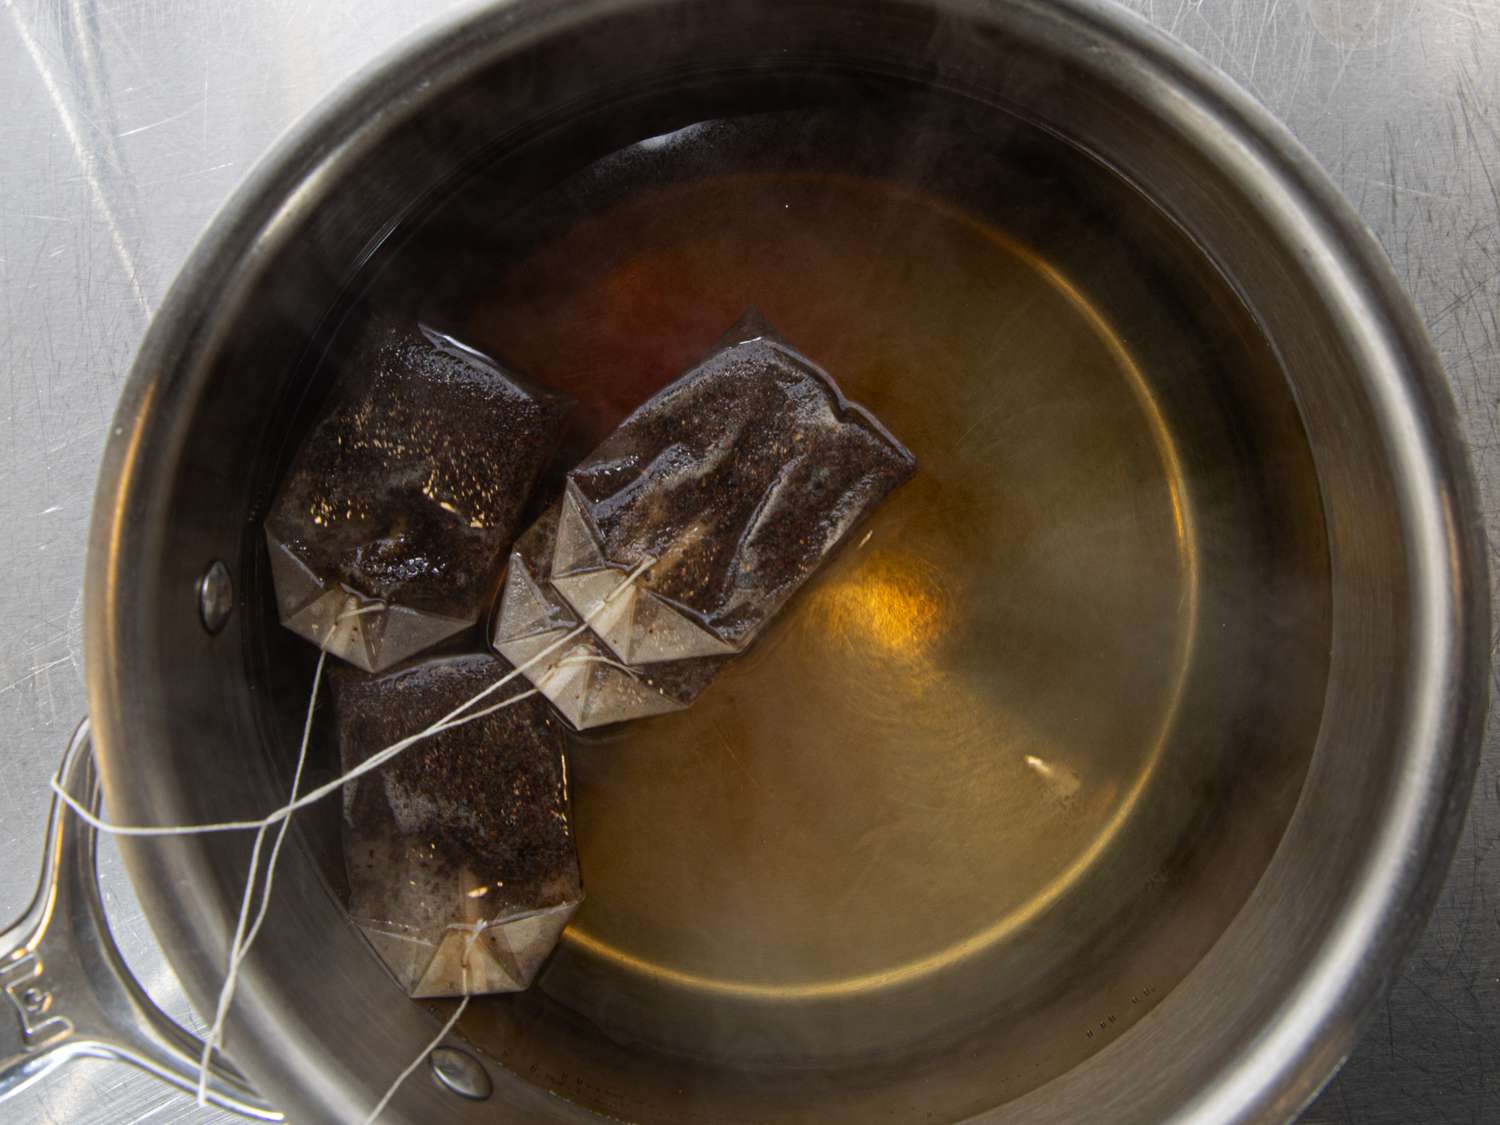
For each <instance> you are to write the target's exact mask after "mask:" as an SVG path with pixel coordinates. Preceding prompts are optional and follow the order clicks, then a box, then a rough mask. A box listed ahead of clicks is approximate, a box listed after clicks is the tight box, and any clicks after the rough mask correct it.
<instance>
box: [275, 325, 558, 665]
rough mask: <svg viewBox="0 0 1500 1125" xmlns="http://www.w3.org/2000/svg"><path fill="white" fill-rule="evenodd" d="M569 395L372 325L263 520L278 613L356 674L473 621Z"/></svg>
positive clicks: (455, 347)
mask: <svg viewBox="0 0 1500 1125" xmlns="http://www.w3.org/2000/svg"><path fill="white" fill-rule="evenodd" d="M569 405H570V403H569V402H568V400H566V399H564V398H562V397H560V396H558V395H554V394H551V393H549V392H546V391H543V390H539V389H538V388H535V387H532V386H530V385H528V384H527V383H526V382H524V381H523V380H521V379H519V378H518V377H516V376H515V375H512V374H511V373H509V372H507V371H505V370H504V369H502V368H501V367H500V366H499V365H497V364H495V363H494V362H492V361H491V360H489V359H487V358H485V357H484V356H481V355H479V354H478V353H476V352H474V351H472V350H470V349H468V348H466V347H465V346H463V345H462V344H459V343H458V342H457V341H455V340H453V339H451V338H450V337H447V336H443V335H440V334H438V333H435V332H431V331H428V330H426V329H422V330H420V331H417V330H409V329H407V328H405V327H404V326H401V325H398V324H393V323H386V324H382V325H378V326H377V327H375V328H374V329H373V330H372V331H370V332H369V333H368V335H367V337H366V338H365V339H364V340H363V341H362V342H361V344H360V346H358V347H357V348H356V350H355V351H354V353H353V356H352V358H351V360H350V362H349V363H348V365H347V370H346V371H345V372H344V374H343V376H342V380H341V383H340V385H339V386H338V387H337V388H336V389H335V391H334V399H333V401H332V403H331V404H330V405H329V407H328V408H327V409H326V410H325V411H324V413H323V415H322V417H321V418H320V419H319V421H318V422H317V424H316V425H315V426H314V428H313V430H312V432H311V433H310V434H309V435H308V437H307V439H306V441H305V442H304V443H303V445H302V447H301V449H300V450H299V451H298V453H297V456H296V459H295V460H294V461H293V463H292V466H291V468H290V470H289V471H288V473H287V475H286V478H285V480H284V481H283V482H282V486H281V491H280V492H279V493H278V495H277V497H276V500H275V503H274V504H273V505H272V507H271V511H270V514H269V515H268V516H267V517H266V521H265V533H266V543H267V546H268V547H269V548H270V552H271V573H272V576H273V578H274V580H275V585H276V600H277V604H278V608H279V610H280V614H281V622H282V624H283V625H285V626H286V627H287V628H289V629H291V630H293V631H294V632H296V633H299V634H301V635H302V636H304V637H306V638H307V639H308V640H310V641H312V642H313V643H314V644H317V645H320V646H322V647H325V648H327V649H328V651H329V652H331V653H333V654H334V655H335V656H339V657H342V658H343V659H344V660H347V661H349V662H350V663H352V664H356V665H358V666H359V667H361V668H364V669H365V670H367V671H378V670H380V669H382V668H388V667H390V666H391V665H393V664H395V663H396V662H397V661H399V660H403V659H405V658H406V657H408V656H410V655H412V654H413V653H416V652H420V651H421V650H423V649H425V648H428V647H430V646H432V645H434V644H436V643H437V642H439V641H441V640H443V639H444V638H446V637H449V636H452V635H453V634H454V633H457V632H459V631H460V630H462V629H465V628H467V627H469V626H470V625H473V624H474V622H475V621H477V620H478V618H479V615H480V613H481V612H482V611H483V610H484V609H485V608H487V607H488V605H489V604H490V602H491V600H492V599H493V597H494V593H495V588H496V586H497V584H498V582H499V579H500V571H501V568H502V567H503V566H504V563H505V552H506V550H507V549H508V548H509V547H510V545H511V542H512V540H513V539H514V538H515V533H516V531H517V530H518V522H519V519H520V515H521V510H522V507H523V506H524V504H525V503H526V501H527V499H528V497H529V495H530V493H531V490H532V488H533V486H534V485H535V484H536V481H537V478H538V476H539V475H540V473H541V471H542V469H543V467H544V466H545V464H546V462H547V460H548V458H549V457H550V456H551V454H552V452H553V450H554V449H555V447H556V444H557V438H558V435H559V432H560V430H561V427H562V421H563V416H564V414H565V413H566V411H567V409H568V407H569Z"/></svg>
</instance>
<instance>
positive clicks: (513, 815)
mask: <svg viewBox="0 0 1500 1125" xmlns="http://www.w3.org/2000/svg"><path fill="white" fill-rule="evenodd" d="M508 671H510V668H509V666H508V665H507V664H506V663H505V662H504V661H503V660H500V659H498V658H497V657H495V656H493V655H489V654H482V655H459V656H441V657H432V658H427V659H421V660H417V661H412V662H409V663H407V664H404V665H402V666H400V667H399V668H394V669H391V670H389V671H386V672H382V673H378V674H376V675H368V674H365V673H361V672H358V671H355V670H354V669H351V668H340V669H338V670H337V671H336V672H335V674H334V675H333V677H332V710H333V721H334V723H335V724H336V729H337V740H338V747H339V754H340V757H341V759H342V765H343V768H344V769H345V770H349V769H352V768H353V767H355V766H357V765H359V764H360V763H361V762H363V761H364V760H365V759H366V758H368V757H369V756H371V755H372V754H374V753H376V752H377V751H379V750H381V749H382V748H384V747H386V746H388V745H391V744H392V743H394V742H396V741H397V740H399V739H401V738H403V737H405V736H407V735H410V734H411V733H412V731H413V729H414V716H429V715H430V716H431V717H433V718H436V717H438V716H440V715H443V714H446V713H448V712H449V711H450V710H452V709H453V708H454V707H456V706H458V705H459V704H460V703H462V702H463V701H464V700H466V699H469V698H471V697H472V696H473V695H475V694H476V693H477V692H479V691H480V690H481V689H483V688H484V687H486V686H487V685H489V684H492V683H494V682H495V681H496V680H498V679H499V678H500V677H501V676H502V675H504V674H505V673H506V672H508ZM514 687H515V689H516V690H520V689H522V687H523V685H521V684H520V683H519V682H517V683H516V684H515V685H514ZM507 690H511V689H507ZM496 701H498V698H497V700H495V701H488V702H486V703H485V704H483V706H493V705H494V703H495V702H496ZM344 854H345V862H346V865H347V868H348V873H349V887H350V901H349V914H350V917H351V918H353V920H354V921H355V923H356V924H357V925H358V926H359V927H360V928H361V929H362V930H363V931H364V933H365V935H366V937H368V938H369V940H370V943H371V944H372V945H373V946H374V947H375V950H376V951H377V952H378V953H379V954H380V956H381V958H382V959H383V960H384V961H385V963H386V965H387V966H388V967H389V968H390V969H391V971H392V972H393V973H394V974H395V975H396V977H397V979H399V980H400V981H401V983H402V985H404V986H405V988H406V990H407V991H408V992H409V993H410V994H411V995H412V996H416V997H425V996H456V995H462V994H464V993H466V992H469V993H484V992H516V991H519V990H521V989H524V988H526V987H527V986H529V985H530V984H531V982H532V979H533V978H534V977H535V976H536V974H537V971H538V969H540V967H541V965H542V962H543V961H544V960H545V959H546V957H547V954H548V953H550V952H551V950H552V948H553V947H554V946H555V945H556V944H557V940H558V937H559V936H560V935H561V933H562V931H563V927H565V926H566V925H567V924H568V920H569V919H570V918H571V917H572V916H573V912H574V911H575V910H576V909H577V908H578V904H579V903H580V902H581V901H582V899H583V888H582V885H581V883H580V882H579V876H578V857H577V853H576V852H575V850H574V842H573V830H572V825H571V823H570V820H569V808H568V776H567V766H566V762H565V759H564V757H563V732H562V724H561V723H560V721H559V720H558V719H557V718H556V716H555V715H553V714H552V712H551V709H550V708H549V707H548V706H547V704H546V702H545V701H544V700H542V699H541V698H539V697H537V696H531V697H529V698H527V699H523V700H521V701H519V702H517V703H514V704H512V705H510V706H508V707H505V708H504V709H502V710H498V711H496V712H495V713H493V714H490V715H486V716H485V717H483V718H480V719H475V720H474V721H472V722H470V723H466V724H465V725H463V726H460V727H456V728H454V729H452V730H447V731H444V732H442V733H440V734H437V735H434V736H433V737H431V738H430V739H428V740H426V741H424V742H421V743H419V744H417V745H415V746H413V747H412V748H410V749H409V750H407V751H406V752H405V753H403V754H402V755H401V756H400V757H398V758H395V759H393V760H392V761H391V762H389V763H387V764H386V765H385V766H383V767H382V768H380V769H378V770H374V771H371V772H370V773H367V774H365V775H364V776H362V777H359V778H358V779H356V780H355V781H354V782H352V783H350V784H349V785H348V786H346V787H345V789H344ZM476 929H477V930H478V935H477V938H476V937H475V931H476ZM465 958H467V962H468V963H467V966H465V964H464V961H465ZM466 969H467V971H466Z"/></svg>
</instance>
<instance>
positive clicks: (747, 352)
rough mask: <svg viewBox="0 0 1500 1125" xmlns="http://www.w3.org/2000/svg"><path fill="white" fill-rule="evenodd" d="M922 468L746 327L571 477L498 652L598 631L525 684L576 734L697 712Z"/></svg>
mask: <svg viewBox="0 0 1500 1125" xmlns="http://www.w3.org/2000/svg"><path fill="white" fill-rule="evenodd" d="M915 467H916V463H915V460H914V459H913V457H912V455H911V453H910V452H908V451H907V450H906V448H905V447H904V446H902V445H901V443H900V442H898V441H897V440H896V439H895V438H894V437H892V436H891V435H890V434H889V433H888V432H887V431H886V430H885V428H884V427H883V426H882V425H881V424H880V423H879V422H878V421H877V420H876V419H875V418H874V417H873V416H872V415H870V413H869V412H868V411H866V410H865V409H864V408H862V407H860V406H857V405H855V404H853V403H851V402H849V401H848V400H846V399H845V398H844V396H843V394H842V393H841V392H840V390H839V388H838V386H837V384H835V383H834V381H833V379H832V378H831V377H830V376H829V375H828V374H827V373H826V372H824V371H823V370H821V369H820V368H818V367H817V366H816V365H814V364H813V363H812V362H811V361H810V360H808V359H807V358H806V357H804V356H802V355H800V354H799V353H798V352H796V351H795V350H793V349H792V348H791V347H789V346H788V345H787V344H786V343H784V342H783V341H782V340H781V339H779V338H778V337H777V336H776V334H775V333H774V332H773V331H772V330H771V329H770V328H769V327H767V326H766V325H765V324H764V322H763V321H761V320H760V319H759V317H757V316H755V315H754V314H753V313H752V314H749V315H747V316H746V317H745V318H743V319H742V320H741V321H740V322H739V323H738V324H736V325H735V327H734V328H732V329H731V330H730V332H729V333H728V334H727V335H726V336H725V338H724V340H723V341H721V342H720V344H719V345H718V346H717V347H716V348H715V350H714V351H713V352H712V353H710V354H709V355H708V356H707V358H705V359H704V360H703V361H702V362H701V363H699V364H698V365H697V366H696V367H693V368H692V369H691V370H689V371H688V372H686V373H685V374H683V375H682V376H681V377H680V378H678V379H677V380H676V381H675V382H673V383H671V384H670V385H669V386H667V387H665V388H664V389H663V390H661V391H660V392H659V393H657V394H656V395H654V396H653V397H652V398H650V399H649V400H647V401H646V402H645V403H643V404H642V405H641V406H640V407H638V408H637V409H636V410H635V411H634V412H633V413H632V414H630V416H629V417H627V418H626V419H625V420H624V421H623V422H622V423H621V424H620V426H619V427H618V428H617V429H616V430H615V431H614V432H613V433H612V434H610V436H609V437H607V438H606V439H605V440H604V442H603V443H602V444H601V445H600V446H599V447H598V448H597V449H595V450H594V452H593V453H592V454H590V455H589V456H588V458H586V459H585V460H584V461H583V463H582V464H580V465H578V466H577V467H576V468H575V469H573V470H572V471H571V472H570V473H569V474H568V477H567V484H566V490H565V492H564V495H563V497H562V499H561V500H560V501H559V502H558V503H557V504H556V505H555V506H554V507H553V508H552V509H550V510H549V511H548V512H547V513H546V514H544V515H543V516H542V517H541V518H540V519H539V520H538V521H537V522H536V523H535V524H533V525H532V527H531V528H529V529H528V530H527V531H526V533H525V534H524V535H522V537H521V538H520V539H519V540H518V541H517V542H516V545H515V548H514V550H513V551H512V552H511V557H510V563H509V566H508V569H507V571H506V577H505V583H504V587H503V590H502V594H501V602H500V608H499V611H498V613H497V615H496V619H495V624H494V630H493V636H492V642H493V644H494V646H495V648H496V649H497V650H498V651H499V652H500V653H501V654H502V655H504V656H505V658H506V659H507V660H509V661H511V662H512V663H514V664H518V665H519V664H525V663H526V662H527V661H529V660H532V659H534V658H535V657H536V656H537V654H538V653H540V652H542V651H543V650H545V649H546V648H547V647H548V646H549V645H553V644H555V643H556V642H557V641H558V640H559V639H560V638H562V637H563V636H564V635H565V634H566V633H567V632H568V631H570V630H573V629H576V628H577V627H578V626H579V625H580V624H582V623H583V622H584V621H585V619H588V620H589V624H590V628H588V629H587V630H585V631H583V632H582V633H581V634H580V635H579V636H578V637H576V638H574V639H573V640H572V641H570V642H568V643H567V644H565V645H563V646H561V647H560V648H558V649H557V650H556V651H555V652H553V653H550V654H549V655H548V656H546V657H545V658H543V659H541V660H538V661H537V662H536V663H535V664H534V665H533V666H531V667H528V668H527V670H526V673H525V674H526V675H527V677H528V678H529V679H530V680H531V681H532V682H533V683H534V684H535V685H536V686H537V687H538V688H539V689H541V691H542V692H543V694H545V695H546V696H547V698H548V699H550V700H551V701H552V702H553V703H554V704H555V705H556V706H557V708H558V709H559V710H560V711H561V712H562V714H563V715H564V716H566V717H567V719H568V721H569V722H570V723H572V724H573V725H574V726H575V727H577V728H578V729H584V728H587V727H593V726H598V725H601V724H604V723H611V722H616V721H619V720H622V719H629V718H635V717H639V716H644V715H651V714H656V713H659V712H663V711H671V710H676V709H678V708H681V707H685V706H687V705H688V704H689V703H691V702H692V700H693V699H695V698H696V697H697V696H698V694H699V693H700V692H701V691H703V689H704V688H705V687H706V686H707V685H708V683H709V681H710V680H712V679H713V677H714V675H715V674H716V673H717V672H718V670H719V668H720V667H721V666H722V665H723V663H724V662H725V661H726V660H728V659H730V658H731V657H732V656H734V655H735V654H736V653H739V652H742V651H744V649H745V648H746V647H747V646H748V645H749V644H750V643H751V642H752V641H753V640H754V639H755V637H756V635H757V634H758V633H759V632H760V631H761V630H762V629H763V628H764V627H765V626H766V624H767V623H768V622H769V621H770V620H771V619H772V618H773V617H774V616H775V615H776V613H777V611H779V610H780V609H781V607H782V606H783V605H784V604H785V603H786V601H787V599H788V598H790V597H791V596H792V595H793V594H794V593H795V592H796V591H797V589H798V588H799V587H800V586H801V585H802V584H803V583H804V582H806V581H807V579H808V578H809V577H810V576H811V575H812V574H813V572H814V571H815V570H816V569H817V568H818V567H819V566H820V565H821V564H822V563H823V562H824V560H825V559H827V558H828V556H829V555H830V553H831V552H832V551H833V550H834V549H835V548H836V547H837V546H838V545H839V543H840V542H842V541H843V540H844V539H845V538H846V537H847V536H848V534H849V533H850V531H851V530H852V529H853V528H855V527H856V526H857V525H858V524H859V523H860V522H861V521H862V520H863V519H864V518H865V517H866V516H867V515H868V514H869V513H870V512H871V511H872V510H873V509H874V508H875V507H876V505H878V504H879V503H880V502H881V501H882V500H883V499H885V497H886V496H887V495H888V494H889V493H890V492H891V490H892V489H894V488H896V487H897V486H898V485H900V484H901V483H902V482H903V481H905V480H906V479H907V478H908V477H909V476H911V474H912V472H913V471H914V470H915ZM642 563H648V564H649V568H648V569H646V570H645V571H644V573H643V574H641V575H640V576H639V577H638V578H637V579H636V580H635V581H633V582H631V583H629V584H628V585H627V586H625V587H623V588H622V587H621V582H622V580H623V579H624V578H625V577H626V575H627V574H628V573H629V572H630V571H631V570H632V569H633V568H635V567H637V566H639V565H640V564H642Z"/></svg>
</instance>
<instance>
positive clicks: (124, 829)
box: [50, 558, 656, 836]
mask: <svg viewBox="0 0 1500 1125" xmlns="http://www.w3.org/2000/svg"><path fill="white" fill-rule="evenodd" d="M655 561H656V560H655V559H651V558H646V559H643V560H641V562H640V563H639V564H638V565H637V566H636V567H635V568H634V569H633V570H631V571H630V573H629V574H627V575H626V576H625V577H624V578H623V579H621V580H620V583H619V585H617V586H616V587H615V588H614V589H613V590H612V591H610V593H609V594H608V595H607V596H606V597H605V598H604V599H603V600H602V601H600V603H599V604H598V605H596V606H595V607H594V608H593V609H592V610H590V611H589V612H588V614H586V615H585V617H584V619H583V621H582V622H580V623H579V624H578V625H577V626H576V627H574V628H573V629H570V630H569V631H568V632H566V633H564V634H563V635H562V636H560V637H558V638H557V640H555V641H552V642H551V643H550V644H548V645H547V646H546V647H545V648H543V649H541V650H540V651H539V652H537V653H536V654H535V655H534V656H532V657H530V658H529V659H527V660H525V661H523V662H522V663H520V664H518V665H516V667H515V668H513V669H511V670H510V671H509V672H507V673H506V674H505V675H503V676H501V677H500V678H499V679H498V680H496V681H495V682H494V683H492V684H490V685H489V686H488V687H486V688H485V689H484V690H482V691H480V692H478V693H476V694H475V695H473V696H471V697H470V698H469V699H466V700H465V701H464V702H462V703H460V704H459V705H458V706H457V707H455V708H454V709H453V710H452V711H450V712H448V714H446V715H444V716H443V717H442V718H441V719H438V720H437V721H436V722H435V723H433V724H432V725H431V726H429V727H427V728H425V729H424V730H420V731H418V732H417V733H416V734H413V735H409V736H407V737H406V738H403V739H401V740H400V741H399V742H395V743H393V744H391V745H390V746H388V747H386V748H385V749H384V750H382V751H380V752H379V753H377V754H374V755H372V756H371V757H369V758H367V759H365V761H363V762H361V763H360V764H359V765H358V766H355V767H354V768H353V769H352V770H350V771H349V772H348V773H346V774H344V775H342V776H340V777H336V778H334V779H333V780H332V781H329V782H327V783H325V784H323V785H320V786H319V787H318V788H316V789H313V790H311V791H310V792H308V793H306V794H304V795H303V796H301V797H299V798H297V800H295V801H292V802H290V803H289V804H287V805H284V806H282V807H281V808H279V809H277V810H276V811H275V812H273V813H270V814H268V815H266V816H263V817H259V818H258V819H255V820H220V821H212V822H210V823H207V824H160V825H136V824H115V823H113V822H111V821H107V820H105V819H103V818H102V817H99V816H97V815H95V814H94V812H93V810H91V809H89V808H87V807H86V806H85V805H84V804H83V803H82V802H81V801H79V800H78V798H76V797H74V796H73V794H71V793H69V792H68V791H67V790H66V789H65V788H64V787H63V784H62V779H61V775H60V774H59V775H56V776H54V777H53V778H52V781H51V782H50V785H51V788H52V792H53V793H55V794H56V795H57V797H58V799H59V800H61V801H62V802H63V803H64V804H66V805H67V806H68V807H69V808H70V809H72V810H73V812H74V813H76V814H77V815H78V817H79V818H80V819H81V820H83V821H84V822H85V823H86V824H89V825H91V826H93V827H94V828H96V829H98V830H99V831H100V832H107V833H109V834H110V835H113V836H193V835H197V834H198V833H207V832H244V831H250V830H253V829H260V828H269V827H270V826H271V825H273V824H276V823H278V822H279V821H282V820H285V819H286V818H287V817H289V816H291V815H292V814H293V813H296V812H299V811H301V810H302V809H305V808H307V807H308V806H309V805H312V804H316V803H317V802H318V801H320V800H322V799H323V798H324V797H326V796H328V795H329V794H330V793H333V792H336V791H337V790H339V789H341V788H343V786H344V785H345V784H347V783H348V782H350V781H353V780H355V779H356V778H358V777H363V776H364V775H365V774H367V773H369V772H370V771H371V770H375V769H379V768H380V767H381V766H383V765H385V763H386V762H388V761H390V760H391V759H392V758H394V757H396V756H397V755H398V754H400V753H401V752H402V751H403V750H406V749H408V748H409V747H411V746H413V745H415V744H416V743H418V742H421V741H422V740H423V739H426V738H431V737H432V736H433V735H435V734H441V733H442V732H443V731H445V730H450V729H452V728H453V727H456V726H461V725H462V723H464V722H467V721H468V719H467V718H465V719H463V720H460V721H458V722H454V721H453V720H454V719H456V718H457V717H458V716H459V715H460V714H462V713H463V712H464V711H466V710H467V709H468V708H470V707H472V706H473V705H474V704H476V703H478V702H479V701H480V700H482V699H486V698H488V697H489V696H490V695H493V694H494V693H495V692H496V691H498V690H500V688H502V687H504V686H505V685H506V684H508V683H510V681H511V680H513V679H515V678H516V677H517V676H518V675H520V674H521V673H523V672H525V671H526V670H527V669H528V668H530V667H531V666H532V665H534V664H536V663H537V662H538V661H540V660H542V659H544V658H545V657H547V656H550V655H551V654H552V653H554V652H556V651H557V650H558V649H559V648H561V647H562V646H563V645H565V644H567V643H569V642H570V641H573V640H575V639H577V638H578V637H579V636H581V635H582V634H583V633H584V632H585V631H587V630H588V628H589V626H590V624H592V622H593V619H594V617H596V616H597V615H598V614H599V613H601V612H602V611H603V610H604V609H605V607H606V606H608V605H609V604H610V603H611V602H612V601H614V599H615V598H616V597H617V596H618V595H619V594H620V593H621V592H622V591H623V590H624V589H625V587H627V586H629V585H630V584H631V583H632V582H634V581H635V580H636V579H637V578H638V577H640V575H641V574H643V573H644V572H645V571H646V570H647V569H649V568H650V567H651V566H652V565H653V564H654V563H655Z"/></svg>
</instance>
